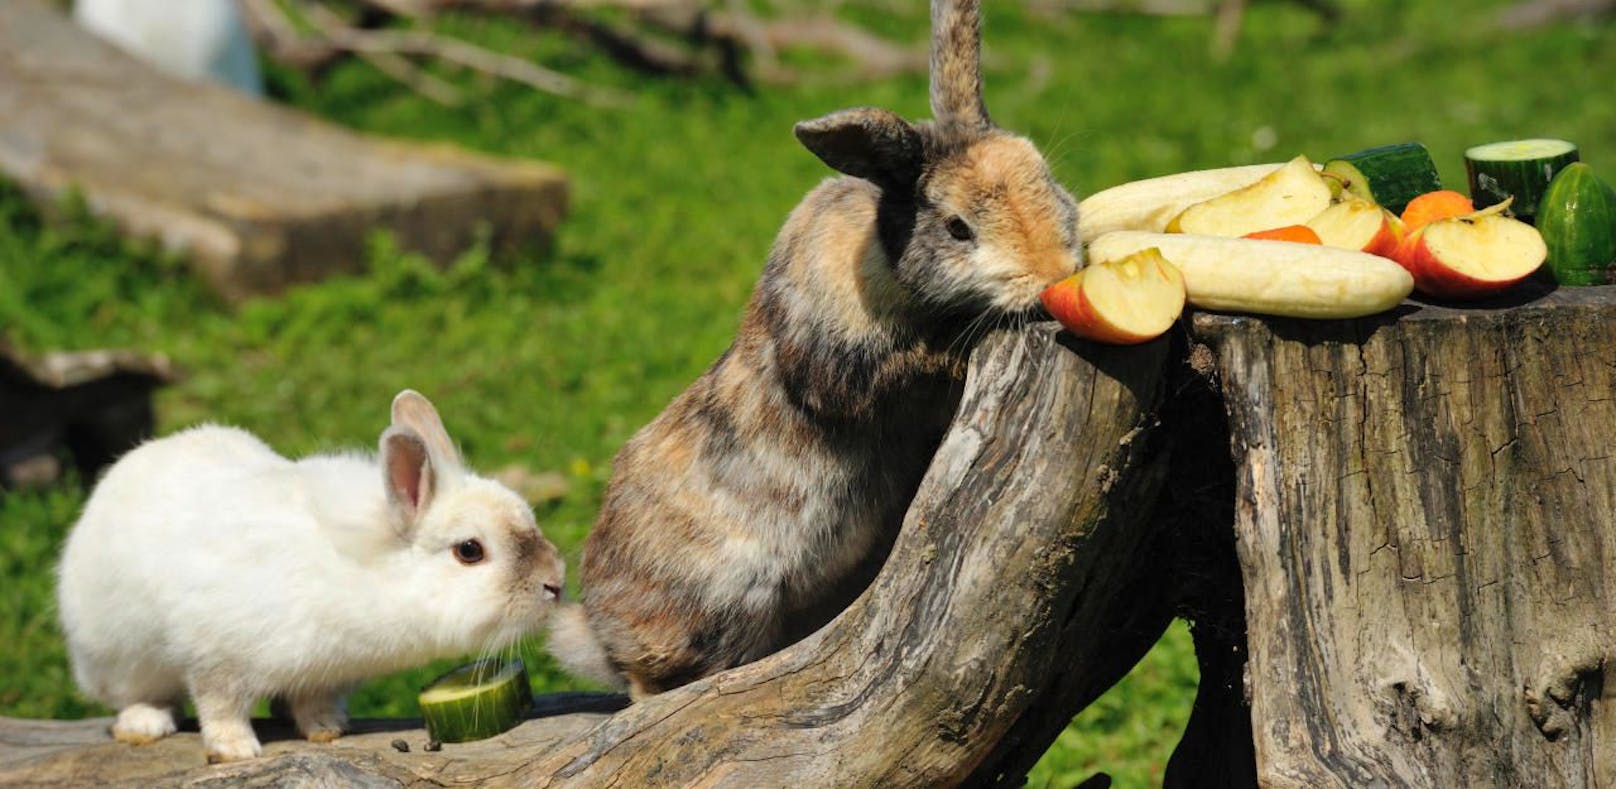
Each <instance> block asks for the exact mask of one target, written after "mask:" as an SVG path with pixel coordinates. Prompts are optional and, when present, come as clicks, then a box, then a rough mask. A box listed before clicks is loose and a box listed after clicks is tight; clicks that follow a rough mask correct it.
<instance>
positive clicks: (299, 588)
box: [58, 391, 564, 762]
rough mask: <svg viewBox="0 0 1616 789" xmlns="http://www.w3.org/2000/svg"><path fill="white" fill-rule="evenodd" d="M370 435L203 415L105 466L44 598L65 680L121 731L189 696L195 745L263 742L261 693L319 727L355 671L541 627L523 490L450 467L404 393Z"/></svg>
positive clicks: (541, 542)
mask: <svg viewBox="0 0 1616 789" xmlns="http://www.w3.org/2000/svg"><path fill="white" fill-rule="evenodd" d="M380 443H381V453H380V457H379V458H377V459H372V458H369V457H366V456H362V455H358V454H337V455H317V456H313V457H309V458H305V459H302V460H298V461H292V460H288V459H286V458H283V457H281V456H280V455H278V454H276V453H275V452H274V451H273V450H271V449H270V448H269V447H268V446H266V445H265V444H264V443H263V442H262V441H260V440H258V439H257V438H254V437H253V436H252V435H250V434H248V433H246V432H244V431H241V430H238V429H235V428H228V427H217V426H205V427H198V428H194V429H191V430H187V431H184V432H181V433H178V434H175V435H172V436H169V437H166V438H162V439H158V440H155V441H151V442H148V443H146V444H143V445H141V446H140V447H138V448H136V449H134V450H133V451H131V452H129V453H128V454H127V455H125V456H124V457H122V458H121V459H119V460H118V462H117V463H115V464H114V465H113V466H112V467H111V469H109V470H108V472H107V474H106V476H105V478H103V479H102V480H101V482H100V483H99V484H98V485H97V486H96V488H95V490H94V492H93V493H92V494H91V496H90V499H89V501H88V502H87V503H86V504H85V507H84V514H83V516H82V517H80V519H79V521H78V524H77V525H76V526H75V527H74V529H73V531H72V533H71V534H70V535H69V536H68V539H67V545H66V547H65V549H64V550H63V555H62V562H61V566H60V568H59V571H60V578H59V580H60V584H59V586H58V603H59V606H60V610H61V617H62V630H63V632H64V633H65V634H66V637H67V646H68V650H69V652H70V654H71V657H72V662H73V673H74V677H75V678H76V679H77V680H78V683H79V686H80V687H81V688H82V689H83V690H84V692H85V693H86V694H88V695H89V696H91V697H93V698H95V699H97V700H99V701H101V702H103V703H105V704H108V705H110V706H112V707H115V708H117V710H118V717H117V721H116V722H115V723H114V724H113V727H112V731H113V735H114V736H115V737H116V738H117V739H118V740H121V741H124V742H133V743H141V742H151V741H153V740H156V739H159V738H162V737H164V736H166V735H168V734H171V733H173V732H174V730H175V714H176V713H177V712H178V710H179V707H180V704H181V702H182V701H183V699H184V698H185V697H186V696H187V695H189V696H190V698H191V699H192V700H193V701H194V702H195V704H196V713H197V719H198V720H199V722H200V723H201V727H202V739H203V743H204V744H205V745H206V747H207V752H208V761H210V762H217V761H230V760H235V759H246V758H251V757H254V756H257V755H258V754H259V752H260V749H259V744H258V740H257V738H256V737H255V736H254V734H253V730H252V724H251V720H250V717H249V716H250V713H251V711H252V708H253V705H254V703H255V702H256V701H257V700H258V699H260V698H263V697H268V696H275V697H280V698H283V699H285V700H286V701H287V702H288V703H289V706H290V709H291V713H292V718H293V720H294V721H295V722H296V723H297V726H298V729H299V730H300V731H302V732H303V734H304V736H306V737H308V738H309V739H311V740H315V741H320V742H323V741H328V740H332V739H335V738H337V737H338V736H340V735H341V733H342V729H343V727H344V725H345V724H346V723H347V714H346V711H345V706H344V697H345V696H346V694H347V692H348V690H349V689H351V688H352V687H353V686H354V685H355V684H356V683H358V682H360V681H361V680H364V679H366V678H369V677H373V676H377V675H380V674H384V673H387V672H392V671H397V670H400V669H404V668H408V667H411V666H415V665H419V664H420V663H423V662H425V661H427V660H431V659H435V658H440V657H449V656H454V655H459V654H465V653H467V652H472V651H477V650H483V649H492V648H495V647H498V646H502V645H504V644H506V643H509V642H511V641H513V640H515V639H516V638H518V637H519V636H520V635H521V634H523V633H525V632H527V631H529V630H531V629H534V628H536V627H539V626H541V625H543V624H544V622H545V619H546V618H547V617H548V616H549V613H550V610H551V607H552V604H553V603H554V601H555V600H557V599H558V598H559V597H560V594H561V584H562V577H563V572H564V568H563V565H562V561H561V558H560V554H559V552H558V551H557V550H556V548H555V546H554V545H552V544H551V543H550V542H549V541H548V540H546V539H545V538H544V536H543V535H542V534H540V532H539V529H538V526H537V525H536V524H535V523H534V520H533V513H532V511H531V510H530V509H529V507H528V506H527V503H526V502H524V501H523V500H522V499H521V497H519V496H518V495H516V494H515V493H513V492H511V491H510V490H508V489H507V488H505V487H503V486H501V485H499V484H498V483H496V482H493V481H491V480H487V479H483V478H481V477H478V476H475V475H473V474H472V473H470V472H468V471H467V470H465V469H464V468H463V467H462V465H461V460H460V457H459V454H458V452H457V451H456V450H455V446H454V443H453V442H452V441H451V440H450V438H449V435H448V434H447V433H446V432H444V428H443V423H442V422H441V421H440V420H439V418H438V414H437V411H435V410H434V409H433V407H432V404H431V403H430V402H428V401H427V399H426V398H425V397H422V396H421V395H420V394H417V393H416V392H413V391H404V392H401V393H400V394H399V395H398V396H397V397H396V398H395V399H394V400H393V407H392V425H391V426H390V427H388V428H387V429H386V431H384V432H383V433H382V434H381V442H380Z"/></svg>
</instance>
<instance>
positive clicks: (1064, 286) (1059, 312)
mask: <svg viewBox="0 0 1616 789" xmlns="http://www.w3.org/2000/svg"><path fill="white" fill-rule="evenodd" d="M1038 300H1039V301H1042V302H1043V303H1044V309H1046V310H1049V314H1050V315H1051V316H1053V317H1054V318H1055V320H1057V321H1060V324H1061V325H1062V326H1064V327H1066V330H1067V331H1069V332H1071V333H1073V334H1075V335H1077V336H1079V337H1082V338H1084V339H1087V340H1094V341H1095V342H1103V343H1106V344H1108V345H1138V344H1140V343H1142V342H1149V341H1150V340H1154V339H1156V337H1155V336H1143V335H1139V334H1135V333H1133V332H1130V331H1124V330H1123V329H1121V328H1119V327H1117V326H1115V325H1113V324H1111V323H1110V322H1108V321H1106V320H1105V319H1104V318H1102V317H1100V315H1099V314H1098V313H1096V312H1095V311H1094V308H1093V307H1092V306H1091V305H1090V304H1089V300H1088V298H1087V297H1085V296H1084V295H1083V272H1081V271H1079V272H1077V273H1076V274H1073V275H1072V276H1070V277H1067V278H1066V279H1063V280H1061V281H1059V282H1057V283H1055V284H1053V285H1050V286H1049V287H1047V288H1045V289H1044V291H1043V292H1042V293H1040V294H1038Z"/></svg>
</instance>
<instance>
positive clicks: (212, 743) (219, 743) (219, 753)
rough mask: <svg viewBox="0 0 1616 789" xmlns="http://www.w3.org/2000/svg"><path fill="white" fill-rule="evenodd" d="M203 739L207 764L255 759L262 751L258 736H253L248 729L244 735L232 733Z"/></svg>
mask: <svg viewBox="0 0 1616 789" xmlns="http://www.w3.org/2000/svg"><path fill="white" fill-rule="evenodd" d="M203 739H204V740H206V741H207V746H208V764H223V763H225V762H239V761H241V760H243V759H256V758H258V755H259V754H260V753H263V748H262V747H261V746H259V744H258V738H257V737H255V736H253V734H252V731H251V730H250V729H249V730H248V731H247V733H246V735H245V736H243V735H241V734H239V733H232V734H230V735H226V736H222V737H204V738H203Z"/></svg>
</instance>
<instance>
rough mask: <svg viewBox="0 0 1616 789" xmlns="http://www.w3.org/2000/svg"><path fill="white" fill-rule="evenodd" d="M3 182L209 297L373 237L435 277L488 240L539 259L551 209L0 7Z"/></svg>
mask: <svg viewBox="0 0 1616 789" xmlns="http://www.w3.org/2000/svg"><path fill="white" fill-rule="evenodd" d="M0 177H4V178H7V179H10V180H13V181H15V182H16V183H17V184H18V185H19V186H21V187H22V188H23V189H24V190H25V191H27V192H28V193H29V194H30V195H31V196H33V197H34V198H36V199H37V200H38V201H39V202H40V203H41V205H42V206H43V207H44V208H45V209H47V211H49V210H50V209H53V208H54V207H56V206H57V205H58V204H59V202H60V201H61V200H62V199H63V198H64V196H67V195H70V194H78V195H81V196H82V197H83V199H84V201H85V203H86V204H87V205H88V206H89V208H90V209H91V211H92V212H94V213H96V214H98V215H101V216H104V217H106V218H108V219H110V220H111V221H113V222H115V223H117V224H118V225H119V226H120V227H122V228H123V229H124V230H126V231H128V232H130V233H132V234H135V235H140V236H153V237H156V238H157V239H159V240H160V241H161V242H162V244H163V245H164V246H165V247H167V248H168V249H170V250H173V251H176V252H179V253H182V254H184V255H186V256H187V257H188V258H189V260H190V261H191V262H192V264H193V265H194V267H195V268H196V270H197V271H198V273H199V274H201V275H202V277H203V278H204V279H205V280H206V281H207V282H208V283H209V284H210V285H211V286H212V287H213V288H214V289H215V290H216V291H218V292H219V293H220V294H222V295H223V296H225V297H226V298H229V299H239V298H243V297H246V296H249V295H253V294H258V293H273V292H276V291H279V290H281V289H283V288H285V287H287V286H288V285H292V284H295V283H299V282H308V281H312V280H316V279H319V278H321V277H324V276H327V275H329V274H331V273H335V272H354V271H358V270H360V269H361V267H362V266H363V263H364V260H365V248H366V242H367V240H368V239H369V237H370V236H371V234H372V233H374V232H376V231H377V230H385V231H388V232H390V233H392V234H393V235H394V236H395V237H396V238H397V239H398V241H399V243H400V246H402V247H403V248H405V249H408V250H414V251H417V252H420V253H422V254H425V255H427V256H429V257H431V258H433V259H434V260H438V261H440V262H447V261H448V260H451V259H453V258H454V257H455V256H456V255H459V254H460V253H462V252H464V251H466V250H467V249H468V248H470V247H471V246H472V245H473V244H474V243H476V242H477V241H478V239H479V236H480V234H482V233H484V232H485V231H486V233H487V241H488V243H489V245H490V247H491V248H492V249H493V251H495V252H496V253H499V252H507V251H511V250H514V249H518V248H522V247H527V246H531V245H536V244H542V243H543V242H544V240H545V239H546V238H547V237H548V236H549V235H550V234H551V233H552V232H553V231H554V230H555V228H556V226H557V225H558V224H559V223H560V221H561V218H562V216H563V214H564V213H565V212H566V202H567V185H566V178H565V176H564V174H563V173H562V172H561V171H560V170H558V169H557V168H555V167H552V166H550V165H547V164H543V163H539V162H533V161H518V160H510V159H499V158H495V157H491V156H483V155H479V154H474V153H471V152H469V151H465V150H462V149H459V148H455V147H452V146H447V145H427V144H421V143H406V142H401V141H395V140H386V139H380V138H376V137H370V136H366V135H362V134H358V133H355V132H352V131H349V130H346V129H343V128H340V127H338V126H336V125H334V124H331V123H327V122H324V121H321V120H318V119H315V118H312V117H310V116H307V115H304V114H302V113H299V112H296V111H294V110H290V109H287V108H284V107H279V106H275V105H273V104H270V103H267V102H263V101H257V100H254V99H251V98H249V97H246V96H242V95H239V94H237V93H236V92H234V91H231V90H228V89H226V88H222V87H218V86H215V85H209V84H202V83H192V82H186V81H183V80H177V79H173V78H170V77H167V76H165V75H163V74H160V73H159V72H157V71H156V70H155V69H153V68H152V67H150V66H147V65H146V64H144V63H142V62H140V61H138V60H136V59H134V58H132V57H130V56H128V55H126V54H124V53H123V52H122V51H120V50H118V49H116V48H115V47H113V46H111V45H110V44H107V43H105V42H102V41H101V40H100V39H98V38H96V37H94V36H92V35H91V34H89V33H86V32H84V31H82V30H80V29H79V28H78V27H76V26H75V25H73V24H72V23H71V22H69V21H68V20H67V19H66V18H65V17H63V16H62V15H61V14H59V13H58V12H56V11H55V10H54V9H52V8H51V7H49V6H48V5H46V4H44V3H41V2H39V1H38V0H9V1H8V2H4V3H0Z"/></svg>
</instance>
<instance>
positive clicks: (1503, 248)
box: [1399, 202, 1549, 299]
mask: <svg viewBox="0 0 1616 789" xmlns="http://www.w3.org/2000/svg"><path fill="white" fill-rule="evenodd" d="M1507 204H1508V203H1507V202H1505V203H1500V204H1498V205H1495V206H1489V207H1488V208H1485V209H1482V210H1480V211H1477V212H1475V213H1473V214H1469V215H1466V216H1460V217H1453V218H1451V219H1438V220H1436V221H1434V222H1431V223H1430V224H1427V225H1426V226H1425V227H1423V228H1421V229H1420V230H1419V231H1418V232H1416V233H1415V234H1414V235H1412V236H1409V238H1408V239H1407V240H1406V241H1405V242H1404V244H1403V246H1402V248H1401V249H1400V250H1399V252H1400V254H1401V255H1403V256H1404V259H1403V260H1400V261H1399V262H1401V263H1402V264H1403V265H1404V266H1406V267H1407V268H1408V270H1409V273H1411V274H1413V275H1414V287H1415V288H1417V289H1418V290H1419V291H1420V292H1422V293H1426V294H1428V295H1431V296H1436V297H1438V298H1446V299H1479V298H1484V297H1487V296H1491V295H1493V294H1495V293H1498V292H1500V291H1503V290H1505V289H1506V288H1508V287H1510V286H1511V285H1514V284H1515V283H1517V282H1520V281H1521V280H1523V279H1525V278H1526V277H1527V276H1529V275H1530V274H1531V273H1532V272H1534V271H1537V269H1538V266H1541V265H1543V261H1544V259H1545V258H1547V257H1548V254H1549V249H1548V247H1547V246H1546V245H1545V244H1544V243H1543V235H1542V234H1541V233H1539V232H1538V231H1537V228H1534V227H1532V226H1531V225H1528V224H1526V223H1525V222H1522V221H1520V220H1518V219H1513V218H1511V217H1507V216H1503V215H1502V213H1501V211H1502V210H1503V208H1504V207H1505V206H1506V205H1507Z"/></svg>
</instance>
